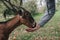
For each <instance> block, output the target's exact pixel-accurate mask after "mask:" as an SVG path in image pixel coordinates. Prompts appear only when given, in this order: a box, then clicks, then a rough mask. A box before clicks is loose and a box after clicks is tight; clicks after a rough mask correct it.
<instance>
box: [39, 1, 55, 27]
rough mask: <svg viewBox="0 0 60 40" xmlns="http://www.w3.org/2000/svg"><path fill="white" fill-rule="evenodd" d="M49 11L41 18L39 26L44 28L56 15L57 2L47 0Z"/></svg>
mask: <svg viewBox="0 0 60 40" xmlns="http://www.w3.org/2000/svg"><path fill="white" fill-rule="evenodd" d="M46 4H47V10H46V12H45V14H44V16H43V17H42V18H41V20H40V22H39V25H40V26H41V27H43V26H44V25H45V24H46V23H47V22H48V21H49V20H50V19H51V18H52V17H53V16H54V14H55V0H46Z"/></svg>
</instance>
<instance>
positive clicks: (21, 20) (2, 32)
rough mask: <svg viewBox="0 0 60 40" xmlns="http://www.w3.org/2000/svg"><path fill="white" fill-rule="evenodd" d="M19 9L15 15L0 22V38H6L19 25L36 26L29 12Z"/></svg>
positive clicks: (2, 39)
mask: <svg viewBox="0 0 60 40" xmlns="http://www.w3.org/2000/svg"><path fill="white" fill-rule="evenodd" d="M23 11H24V12H22V11H21V10H20V11H19V12H17V15H16V16H15V17H14V18H12V19H10V20H8V21H5V22H0V40H8V38H9V34H10V33H11V32H12V31H13V30H14V29H15V28H16V27H17V26H19V25H21V24H24V25H26V26H28V27H32V28H34V27H35V26H36V22H35V21H34V19H33V17H32V16H31V14H30V13H28V12H27V11H25V10H24V9H23Z"/></svg>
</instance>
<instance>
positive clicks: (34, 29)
mask: <svg viewBox="0 0 60 40" xmlns="http://www.w3.org/2000/svg"><path fill="white" fill-rule="evenodd" d="M39 28H40V25H38V24H37V25H36V27H35V28H27V29H26V31H27V32H34V31H36V30H38V29H39Z"/></svg>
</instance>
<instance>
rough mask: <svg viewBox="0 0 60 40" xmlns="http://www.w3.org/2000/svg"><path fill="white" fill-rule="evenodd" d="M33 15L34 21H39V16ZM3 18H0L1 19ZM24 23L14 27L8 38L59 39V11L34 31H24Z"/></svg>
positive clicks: (19, 39) (20, 39)
mask: <svg viewBox="0 0 60 40" xmlns="http://www.w3.org/2000/svg"><path fill="white" fill-rule="evenodd" d="M42 15H43V14H39V15H36V16H34V19H35V20H36V22H39V20H40V18H41V16H42ZM3 20H4V18H0V21H3ZM26 28H27V27H26V26H24V25H21V26H19V27H18V28H16V29H15V30H14V31H13V32H12V33H11V34H10V37H9V40H14V39H15V40H60V11H57V12H56V14H55V15H54V17H53V18H52V19H51V20H50V21H49V22H48V23H47V24H46V25H45V26H44V27H42V28H40V29H39V30H37V31H35V32H26V31H25V29H26Z"/></svg>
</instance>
